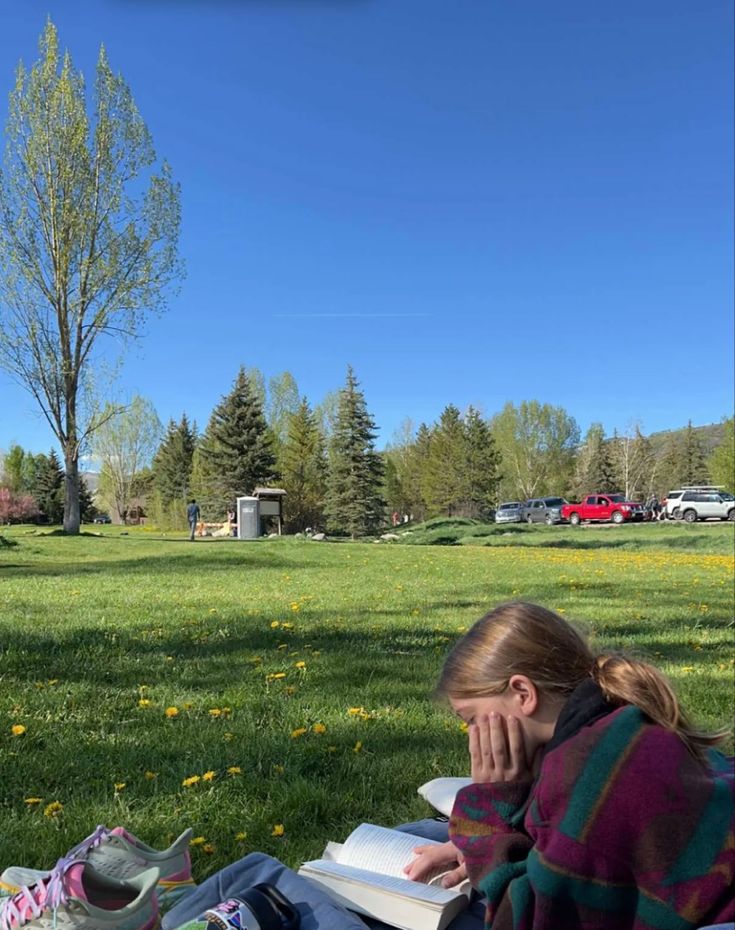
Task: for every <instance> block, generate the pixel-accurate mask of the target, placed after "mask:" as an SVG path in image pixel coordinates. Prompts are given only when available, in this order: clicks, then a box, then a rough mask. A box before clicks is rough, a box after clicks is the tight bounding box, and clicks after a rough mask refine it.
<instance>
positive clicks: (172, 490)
mask: <svg viewBox="0 0 735 930" xmlns="http://www.w3.org/2000/svg"><path fill="white" fill-rule="evenodd" d="M196 442H197V435H196V425H194V426H190V425H189V420H188V419H187V416H186V414H185V413H184V414H182V415H181V420H180V421H179V422H178V423H176V422H175V421H174V420H170V421H169V424H168V427H167V428H166V435H165V436H164V438H163V442H162V443H161V445H160V446H159V447H158V451H157V452H156V455H155V457H154V459H153V487H154V489H155V491H156V492H157V493H158V494H159V495H160V499H161V501H162V503H163V504H164V506H169V505H171V504H173V503H175V502H176V503H179V504H182V503H183V502H184V501H185V500H186V499H187V498H188V497H189V491H190V485H191V467H192V459H193V456H194V449H195V447H196Z"/></svg>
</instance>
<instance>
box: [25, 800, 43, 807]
mask: <svg viewBox="0 0 735 930" xmlns="http://www.w3.org/2000/svg"><path fill="white" fill-rule="evenodd" d="M41 801H43V798H26V799H25V800H24V801H23V803H24V804H27V805H28V806H29V807H35V806H36V805H37V804H40V803H41Z"/></svg>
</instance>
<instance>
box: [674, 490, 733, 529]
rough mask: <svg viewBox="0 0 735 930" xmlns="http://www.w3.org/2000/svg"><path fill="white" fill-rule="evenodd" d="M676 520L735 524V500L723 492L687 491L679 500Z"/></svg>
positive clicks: (675, 513)
mask: <svg viewBox="0 0 735 930" xmlns="http://www.w3.org/2000/svg"><path fill="white" fill-rule="evenodd" d="M674 519H676V520H684V521H686V522H687V523H696V522H697V520H710V519H715V520H731V521H733V522H735V499H733V496H732V494H725V493H724V492H722V491H715V490H707V491H703V490H696V491H695V490H686V491H683V493H682V495H681V497H680V498H679V499H678V506H677V507H676V508H675V511H674Z"/></svg>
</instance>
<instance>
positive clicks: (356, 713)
mask: <svg viewBox="0 0 735 930" xmlns="http://www.w3.org/2000/svg"><path fill="white" fill-rule="evenodd" d="M347 713H348V714H349V715H350V717H361V716H362V715H363V714H364V713H365V708H364V707H350V708H349V709H348V711H347Z"/></svg>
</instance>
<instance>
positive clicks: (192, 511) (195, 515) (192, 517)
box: [186, 497, 201, 542]
mask: <svg viewBox="0 0 735 930" xmlns="http://www.w3.org/2000/svg"><path fill="white" fill-rule="evenodd" d="M200 516H201V513H200V510H199V504H197V502H196V500H195V499H194V498H193V497H192V499H191V500H190V501H189V506H188V507H187V508H186V519H187V520H188V521H189V530H190V531H191V535H190V536H189V540H190V542H194V534H195V533H196V531H197V523H198V522H199V517H200Z"/></svg>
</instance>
